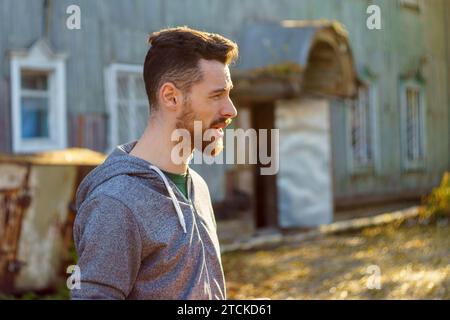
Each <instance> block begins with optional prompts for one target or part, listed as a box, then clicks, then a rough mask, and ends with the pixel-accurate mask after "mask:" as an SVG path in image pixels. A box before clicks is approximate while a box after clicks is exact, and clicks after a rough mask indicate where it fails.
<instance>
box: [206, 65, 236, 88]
mask: <svg viewBox="0 0 450 320" xmlns="http://www.w3.org/2000/svg"><path fill="white" fill-rule="evenodd" d="M200 69H201V71H202V73H203V82H204V83H205V84H207V85H208V86H214V87H217V86H222V87H229V86H232V83H231V75H230V68H229V67H228V65H226V64H224V63H221V62H219V61H216V60H204V59H201V60H200Z"/></svg>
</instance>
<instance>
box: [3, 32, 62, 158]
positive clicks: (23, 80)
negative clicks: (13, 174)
mask: <svg viewBox="0 0 450 320" xmlns="http://www.w3.org/2000/svg"><path fill="white" fill-rule="evenodd" d="M64 60H65V57H64V56H61V55H55V54H54V53H53V52H52V50H51V49H50V48H49V47H48V45H47V43H46V42H45V41H44V40H40V41H38V42H37V43H36V44H35V45H33V46H32V48H31V49H30V50H29V51H27V52H12V53H11V97H12V123H13V151H14V152H17V153H20V152H38V151H45V150H55V149H63V148H65V147H66V144H67V139H66V105H65V103H66V100H65V65H64Z"/></svg>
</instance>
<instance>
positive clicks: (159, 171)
mask: <svg viewBox="0 0 450 320" xmlns="http://www.w3.org/2000/svg"><path fill="white" fill-rule="evenodd" d="M149 167H150V169H152V170H155V171H156V173H157V174H159V175H160V176H161V178H162V179H163V181H164V184H165V186H166V188H167V191H169V195H170V197H171V198H172V203H173V205H174V207H175V210H176V211H177V214H178V220H179V221H180V224H181V226H182V227H183V231H184V233H187V231H186V222H185V221H184V216H183V211H181V207H180V204H179V203H178V200H177V197H176V196H175V194H174V193H173V190H172V187H171V186H170V184H169V181H167V178H166V176H165V175H164V173H163V172H162V171H161V170H160V169H159V168H158V167H155V166H152V165H150V166H149Z"/></svg>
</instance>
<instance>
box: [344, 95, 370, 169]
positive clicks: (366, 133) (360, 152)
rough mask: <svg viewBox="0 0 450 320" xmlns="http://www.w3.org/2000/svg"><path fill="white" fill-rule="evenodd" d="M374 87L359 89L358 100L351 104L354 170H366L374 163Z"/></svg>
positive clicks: (350, 119) (351, 140)
mask: <svg viewBox="0 0 450 320" xmlns="http://www.w3.org/2000/svg"><path fill="white" fill-rule="evenodd" d="M373 91H374V89H373V88H370V87H369V86H364V87H360V88H359V89H358V97H357V99H356V100H352V101H350V103H349V104H350V105H349V108H348V110H349V112H348V113H349V117H348V121H349V126H348V130H349V140H350V150H351V155H350V168H351V171H353V172H358V171H366V170H367V169H369V168H371V167H373V165H374V156H375V155H374V146H375V143H374V142H375V135H374V129H375V119H374V117H375V110H374V95H373Z"/></svg>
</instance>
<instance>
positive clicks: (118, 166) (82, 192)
mask: <svg viewBox="0 0 450 320" xmlns="http://www.w3.org/2000/svg"><path fill="white" fill-rule="evenodd" d="M136 143H137V141H136V140H135V141H132V142H129V143H125V144H122V145H119V146H117V147H116V148H115V149H114V150H113V151H112V152H111V153H110V154H109V156H108V157H107V158H106V160H105V161H104V162H103V163H102V164H101V165H99V166H97V167H96V168H95V169H93V170H92V171H91V172H89V174H88V175H87V176H86V177H85V178H84V179H83V181H82V182H81V184H80V186H79V187H78V191H77V195H76V209H77V211H78V210H79V208H80V207H81V205H82V203H83V202H84V201H85V200H86V199H87V198H88V197H89V196H90V195H92V194H93V193H94V190H95V189H96V188H97V187H99V186H100V185H102V184H103V183H105V182H106V181H108V180H110V179H111V178H114V177H116V176H119V175H129V176H140V177H145V178H146V179H149V180H150V183H151V184H152V187H153V189H154V190H155V191H157V192H159V193H163V194H165V195H169V196H170V198H171V199H172V202H173V205H174V207H175V210H176V212H177V215H178V219H179V221H180V224H181V226H182V227H183V231H184V232H185V233H186V224H185V221H184V217H183V214H182V212H181V209H180V204H179V203H178V201H179V200H178V198H181V199H183V196H182V195H181V194H180V193H179V192H178V191H175V192H174V186H172V185H171V184H172V182H169V180H168V179H167V178H166V176H165V175H164V173H163V172H162V171H161V170H160V169H159V168H157V167H156V166H154V165H152V164H151V163H149V162H148V161H146V160H144V159H141V158H138V157H135V156H132V155H130V154H129V152H130V151H131V150H132V149H133V147H134V146H135V145H136ZM188 184H190V179H189V180H188ZM175 189H176V188H175ZM176 192H177V193H178V198H177V196H176V195H175V194H176Z"/></svg>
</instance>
